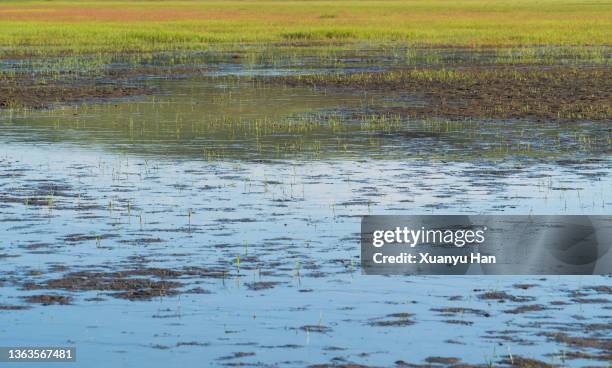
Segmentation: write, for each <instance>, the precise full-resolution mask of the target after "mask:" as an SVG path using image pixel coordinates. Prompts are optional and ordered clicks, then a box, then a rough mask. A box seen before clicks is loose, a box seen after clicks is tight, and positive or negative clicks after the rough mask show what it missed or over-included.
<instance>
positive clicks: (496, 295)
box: [478, 291, 535, 303]
mask: <svg viewBox="0 0 612 368" xmlns="http://www.w3.org/2000/svg"><path fill="white" fill-rule="evenodd" d="M478 299H482V300H496V301H498V302H500V303H504V302H507V301H510V302H517V303H522V302H528V301H532V300H534V299H535V298H533V297H526V296H514V295H510V294H508V293H506V292H505V291H488V292H486V293H482V294H479V295H478Z"/></svg>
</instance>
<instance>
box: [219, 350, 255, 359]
mask: <svg viewBox="0 0 612 368" xmlns="http://www.w3.org/2000/svg"><path fill="white" fill-rule="evenodd" d="M252 356H255V353H253V352H243V351H239V352H236V353H233V354H232V355H226V356H222V357H221V358H219V359H217V360H232V359H241V358H246V357H252Z"/></svg>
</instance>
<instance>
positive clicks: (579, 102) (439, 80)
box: [272, 66, 612, 121]
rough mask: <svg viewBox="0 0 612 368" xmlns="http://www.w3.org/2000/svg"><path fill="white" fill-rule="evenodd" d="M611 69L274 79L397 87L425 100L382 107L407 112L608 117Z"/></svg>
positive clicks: (437, 71) (422, 71)
mask: <svg viewBox="0 0 612 368" xmlns="http://www.w3.org/2000/svg"><path fill="white" fill-rule="evenodd" d="M610 72H611V70H610V68H608V67H601V68H575V67H552V68H551V67H539V66H534V67H527V68H525V67H523V68H516V67H471V68H461V69H442V70H440V69H431V68H422V69H410V70H393V71H386V72H372V73H353V74H333V75H322V74H313V75H300V76H283V77H276V78H273V79H272V81H273V82H275V83H281V84H285V85H289V86H313V87H316V88H340V89H348V90H359V91H385V92H393V91H395V92H397V93H401V94H406V95H410V96H413V97H414V98H417V99H419V100H423V101H424V104H415V105H412V106H411V105H405V106H401V107H388V108H384V110H385V111H387V112H390V113H397V114H400V115H402V116H408V117H425V118H428V117H432V116H438V117H448V118H475V117H476V118H498V119H514V118H535V119H539V120H544V119H546V120H572V119H584V120H597V121H607V120H609V118H610V116H611V114H612V103H611V102H610V101H612V80H611V79H610V78H609V77H608V76H609V75H610Z"/></svg>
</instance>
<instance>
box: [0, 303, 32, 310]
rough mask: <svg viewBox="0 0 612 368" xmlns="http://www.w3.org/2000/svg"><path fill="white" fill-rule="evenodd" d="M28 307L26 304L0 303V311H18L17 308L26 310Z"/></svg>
mask: <svg viewBox="0 0 612 368" xmlns="http://www.w3.org/2000/svg"><path fill="white" fill-rule="evenodd" d="M26 309H30V307H28V306H27V305H7V304H0V311H18V310H26Z"/></svg>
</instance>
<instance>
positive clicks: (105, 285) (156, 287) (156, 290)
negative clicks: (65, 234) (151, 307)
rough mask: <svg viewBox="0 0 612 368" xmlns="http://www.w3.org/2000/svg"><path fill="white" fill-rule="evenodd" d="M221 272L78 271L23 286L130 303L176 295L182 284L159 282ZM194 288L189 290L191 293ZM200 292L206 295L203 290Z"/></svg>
mask: <svg viewBox="0 0 612 368" xmlns="http://www.w3.org/2000/svg"><path fill="white" fill-rule="evenodd" d="M220 275H221V272H220V271H215V270H209V269H205V268H195V267H191V268H184V269H181V270H170V269H164V268H140V269H132V270H125V271H116V272H92V271H79V272H72V273H68V274H66V275H64V276H63V277H62V278H59V279H51V280H47V281H45V282H43V283H40V284H36V283H32V282H30V283H26V284H24V288H25V289H27V290H37V289H54V290H55V289H58V290H70V291H92V290H94V291H109V292H112V293H110V295H111V296H113V297H115V298H121V299H129V300H149V299H152V298H156V297H162V296H170V295H176V294H178V293H179V290H178V289H179V288H181V287H183V286H184V283H182V282H178V281H173V280H159V279H167V278H179V277H213V278H218V277H221V276H220ZM191 291H193V289H191V290H188V291H187V292H191ZM202 292H205V291H204V290H202Z"/></svg>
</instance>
